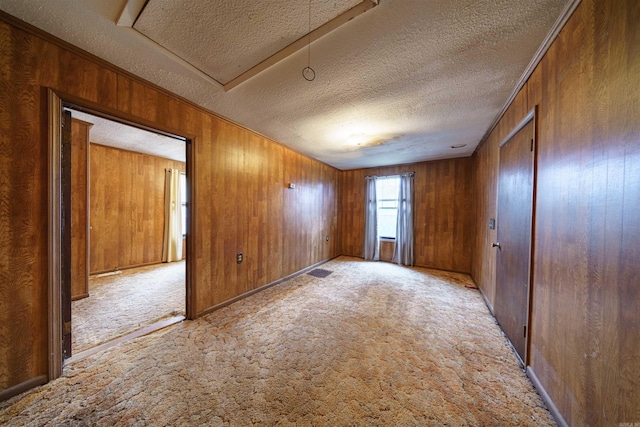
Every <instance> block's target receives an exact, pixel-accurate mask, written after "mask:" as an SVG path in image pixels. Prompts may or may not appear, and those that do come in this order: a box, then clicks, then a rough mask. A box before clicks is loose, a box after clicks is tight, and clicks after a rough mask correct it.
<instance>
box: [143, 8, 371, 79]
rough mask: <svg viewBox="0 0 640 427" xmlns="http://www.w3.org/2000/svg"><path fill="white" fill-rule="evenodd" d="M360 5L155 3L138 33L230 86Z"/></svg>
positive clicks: (146, 11) (147, 10)
mask: <svg viewBox="0 0 640 427" xmlns="http://www.w3.org/2000/svg"><path fill="white" fill-rule="evenodd" d="M360 1H361V0H348V1H346V0H340V1H315V2H312V3H311V10H310V9H309V4H310V2H309V0H271V1H237V0H223V1H219V0H209V1H202V0H183V1H180V2H167V1H163V0H150V1H149V2H148V3H147V4H146V6H145V7H144V9H143V10H142V13H141V14H140V16H139V17H138V19H137V20H136V22H135V25H134V26H133V28H134V29H136V30H137V31H139V32H141V33H142V34H144V35H145V36H147V37H149V38H150V39H151V40H153V41H155V42H156V43H158V44H159V45H160V46H162V47H164V48H166V49H167V50H169V51H171V52H172V53H174V54H176V55H177V56H179V57H180V58H182V59H184V60H185V61H187V62H189V63H190V64H192V65H194V66H195V67H196V68H198V69H200V70H201V71H203V72H204V73H205V74H207V75H209V76H211V77H212V78H214V79H215V80H217V81H218V82H220V83H223V84H224V83H227V82H229V81H231V80H232V79H233V78H235V77H237V76H238V75H240V74H242V73H243V72H245V71H247V70H248V69H249V68H251V67H253V66H254V65H256V64H257V63H259V62H261V61H263V60H264V59H266V58H268V57H269V56H271V55H273V54H274V53H276V52H278V51H279V50H280V49H282V48H284V47H286V46H287V45H289V44H291V43H293V42H294V41H296V40H297V39H299V38H300V37H302V36H304V35H305V34H307V33H308V32H309V28H311V29H312V30H313V29H315V28H317V27H319V26H320V25H322V24H324V23H326V22H328V21H330V20H331V19H333V18H335V17H336V16H338V15H340V14H341V13H343V12H345V11H347V10H349V9H350V8H351V7H353V6H355V5H356V4H358V3H360ZM365 1H369V0H365ZM309 12H311V27H309Z"/></svg>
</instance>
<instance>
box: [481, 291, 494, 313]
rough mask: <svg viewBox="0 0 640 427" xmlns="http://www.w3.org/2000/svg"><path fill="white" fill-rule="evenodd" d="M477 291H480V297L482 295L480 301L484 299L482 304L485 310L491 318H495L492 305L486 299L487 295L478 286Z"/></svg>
mask: <svg viewBox="0 0 640 427" xmlns="http://www.w3.org/2000/svg"><path fill="white" fill-rule="evenodd" d="M478 289H479V290H480V295H482V299H484V303H485V304H486V305H487V308H488V309H489V311H490V312H491V314H492V315H493V317H496V315H495V313H494V312H493V305H492V304H491V301H489V298H487V295H486V294H485V293H484V291H483V290H482V288H481V287H480V286H478Z"/></svg>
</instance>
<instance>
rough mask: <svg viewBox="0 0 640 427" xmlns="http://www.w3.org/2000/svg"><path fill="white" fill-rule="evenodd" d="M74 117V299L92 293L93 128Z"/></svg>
mask: <svg viewBox="0 0 640 427" xmlns="http://www.w3.org/2000/svg"><path fill="white" fill-rule="evenodd" d="M91 126H93V125H92V124H91V123H87V122H84V121H82V120H78V119H72V120H71V159H72V160H71V172H72V174H71V175H72V176H71V299H72V300H73V301H75V300H78V299H81V298H86V297H88V296H89V232H88V230H89V210H88V208H89V178H88V176H89V170H88V167H89V130H90V129H91Z"/></svg>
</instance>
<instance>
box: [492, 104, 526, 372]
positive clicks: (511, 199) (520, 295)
mask: <svg viewBox="0 0 640 427" xmlns="http://www.w3.org/2000/svg"><path fill="white" fill-rule="evenodd" d="M529 116H531V118H530V119H529V120H528V121H526V122H525V120H526V119H525V120H523V122H521V124H520V125H519V126H518V127H516V128H515V129H514V131H513V132H512V133H511V134H510V136H509V137H507V138H505V140H504V141H503V143H502V144H501V146H500V170H499V176H498V219H497V233H498V242H497V243H494V246H495V247H496V249H497V251H498V254H497V265H496V296H495V305H494V313H495V316H496V319H497V320H498V323H499V324H500V327H501V328H502V330H503V331H504V333H505V334H506V335H507V337H508V338H509V340H510V341H511V343H512V344H513V346H514V347H515V349H516V351H517V353H518V355H519V356H520V359H521V360H522V362H523V363H525V366H526V362H527V355H526V354H527V342H528V340H527V334H528V329H529V328H528V323H529V322H528V319H529V294H530V277H531V236H532V224H533V195H534V194H533V185H534V149H535V146H534V139H535V138H534V120H533V114H530V115H529ZM529 116H527V117H529Z"/></svg>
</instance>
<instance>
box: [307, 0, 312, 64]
mask: <svg viewBox="0 0 640 427" xmlns="http://www.w3.org/2000/svg"><path fill="white" fill-rule="evenodd" d="M307 38H308V40H307V42H308V48H307V68H311V0H309V32H307Z"/></svg>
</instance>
